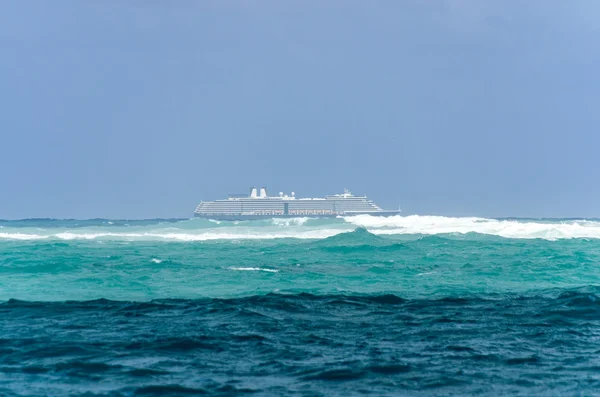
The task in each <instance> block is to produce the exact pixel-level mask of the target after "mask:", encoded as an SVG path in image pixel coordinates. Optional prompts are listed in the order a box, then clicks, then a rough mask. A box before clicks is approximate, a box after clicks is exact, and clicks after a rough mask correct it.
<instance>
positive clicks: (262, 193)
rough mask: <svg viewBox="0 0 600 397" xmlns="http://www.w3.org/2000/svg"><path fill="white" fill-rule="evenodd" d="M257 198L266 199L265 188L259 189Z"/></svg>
mask: <svg viewBox="0 0 600 397" xmlns="http://www.w3.org/2000/svg"><path fill="white" fill-rule="evenodd" d="M258 197H260V198H265V197H267V188H266V187H264V186H263V187H261V188H260V196H258Z"/></svg>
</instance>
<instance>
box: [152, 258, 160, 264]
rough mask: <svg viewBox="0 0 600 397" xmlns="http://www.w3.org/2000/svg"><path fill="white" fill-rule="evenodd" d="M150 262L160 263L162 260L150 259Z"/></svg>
mask: <svg viewBox="0 0 600 397" xmlns="http://www.w3.org/2000/svg"><path fill="white" fill-rule="evenodd" d="M150 262H154V263H162V259H158V258H152V259H150Z"/></svg>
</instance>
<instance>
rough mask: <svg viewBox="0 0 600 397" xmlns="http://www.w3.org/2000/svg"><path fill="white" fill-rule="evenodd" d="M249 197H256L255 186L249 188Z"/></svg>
mask: <svg viewBox="0 0 600 397" xmlns="http://www.w3.org/2000/svg"><path fill="white" fill-rule="evenodd" d="M250 197H252V198H256V197H257V194H256V188H255V187H254V186H253V187H251V188H250Z"/></svg>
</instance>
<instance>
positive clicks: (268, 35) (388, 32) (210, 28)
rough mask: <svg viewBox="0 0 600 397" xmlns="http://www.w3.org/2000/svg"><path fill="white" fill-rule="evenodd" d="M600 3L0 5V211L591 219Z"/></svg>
mask: <svg viewBox="0 0 600 397" xmlns="http://www.w3.org/2000/svg"><path fill="white" fill-rule="evenodd" d="M598 4H599V3H597V2H594V1H568V2H567V1H558V0H556V1H541V0H539V1H533V0H531V1H522V0H519V1H476V0H462V1H459V0H437V1H434V0H431V1H423V0H405V1H402V0H394V1H391V0H390V1H348V0H344V1H342V0H339V1H323V0H319V1H256V2H254V1H237V2H235V1H185V0H180V1H171V2H169V1H150V0H148V1H133V0H132V1H121V0H112V1H111V0H107V1H75V0H73V1H66V0H63V1H61V0H59V1H35V0H31V1H17V0H4V1H2V2H1V3H0V134H1V135H0V145H1V151H0V170H1V181H0V186H1V188H0V218H27V217H60V218H64V217H74V218H90V217H113V218H115V217H116V218H141V217H179V216H184V217H185V216H190V215H191V214H192V211H193V209H194V207H195V205H196V204H197V202H198V201H200V200H201V199H216V198H221V197H223V196H225V195H226V194H227V193H232V192H246V190H247V187H248V186H250V185H257V186H260V185H263V184H265V185H267V186H269V188H270V189H271V191H273V192H278V191H281V190H283V191H286V192H290V191H295V192H297V194H298V195H300V196H312V195H323V194H330V193H336V192H338V191H341V190H342V189H343V188H344V187H348V188H350V189H351V190H353V191H354V192H355V193H367V194H368V195H369V196H370V197H372V198H373V199H375V200H376V201H377V202H379V203H381V204H382V205H384V206H386V207H391V208H396V207H397V204H398V203H399V202H400V203H402V207H403V210H405V211H406V213H418V214H441V215H477V216H531V217H537V216H548V217H549V216H556V217H564V216H588V217H592V216H595V217H598V216H600V200H599V199H600V184H599V183H598V177H597V175H598V170H599V165H598V164H599V163H598V152H599V148H600V136H599V123H600V110H599V109H600V78H599V75H598V73H599V71H600V6H598Z"/></svg>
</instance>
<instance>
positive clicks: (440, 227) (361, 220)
mask: <svg viewBox="0 0 600 397" xmlns="http://www.w3.org/2000/svg"><path fill="white" fill-rule="evenodd" d="M344 220H345V221H346V222H348V223H350V224H352V225H356V226H361V227H365V228H366V229H367V230H369V231H370V232H372V233H374V234H388V235H393V234H451V233H461V234H464V233H480V234H489V235H496V236H500V237H508V238H543V239H548V240H554V239H563V238H600V222H594V221H584V220H582V221H554V222H534V221H518V220H497V219H486V218H468V217H464V218H451V217H443V216H418V215H411V216H392V217H373V216H369V215H358V216H353V217H346V218H344Z"/></svg>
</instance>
